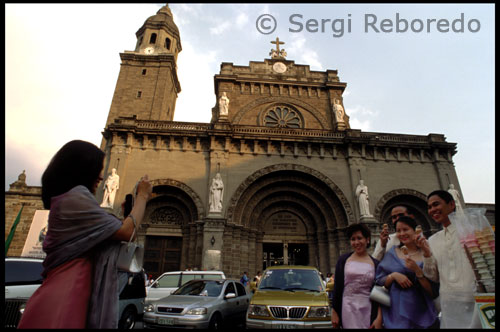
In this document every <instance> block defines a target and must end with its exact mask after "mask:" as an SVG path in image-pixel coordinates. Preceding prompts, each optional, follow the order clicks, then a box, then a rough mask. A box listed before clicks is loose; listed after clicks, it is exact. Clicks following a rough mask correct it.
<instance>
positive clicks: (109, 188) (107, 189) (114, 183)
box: [101, 168, 120, 208]
mask: <svg viewBox="0 0 500 332" xmlns="http://www.w3.org/2000/svg"><path fill="white" fill-rule="evenodd" d="M119 187H120V177H119V176H118V174H116V168H113V169H112V170H111V174H110V175H109V176H108V178H107V179H106V182H105V183H104V189H103V190H104V197H103V198H102V203H101V207H107V208H113V204H114V203H115V195H116V191H117V190H118V189H119Z"/></svg>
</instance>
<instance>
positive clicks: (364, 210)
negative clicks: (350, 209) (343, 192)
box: [356, 180, 373, 217]
mask: <svg viewBox="0 0 500 332" xmlns="http://www.w3.org/2000/svg"><path fill="white" fill-rule="evenodd" d="M356 197H357V198H358V203H359V214H360V216H361V217H373V215H372V214H370V204H369V200H368V199H369V196H368V187H367V186H366V185H365V184H364V181H363V180H359V184H358V186H357V187H356Z"/></svg>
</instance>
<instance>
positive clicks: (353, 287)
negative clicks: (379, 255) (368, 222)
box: [332, 224, 382, 329]
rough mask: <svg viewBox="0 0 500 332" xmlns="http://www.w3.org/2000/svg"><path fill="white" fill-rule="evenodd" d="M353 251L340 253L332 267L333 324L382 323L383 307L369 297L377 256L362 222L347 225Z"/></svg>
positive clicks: (364, 325) (348, 326) (361, 326)
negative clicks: (371, 254) (368, 250)
mask: <svg viewBox="0 0 500 332" xmlns="http://www.w3.org/2000/svg"><path fill="white" fill-rule="evenodd" d="M347 236H348V238H349V239H350V242H351V247H352V249H353V250H354V251H353V252H350V253H347V254H344V255H342V256H340V258H339V260H338V261H337V265H336V267H335V279H334V280H335V281H334V287H333V299H332V325H333V327H334V328H339V327H342V328H344V329H355V328H358V329H367V328H381V327H382V311H381V310H380V307H379V305H378V304H377V303H375V302H371V301H370V291H371V289H372V286H373V282H374V280H375V271H376V268H377V265H378V263H379V262H378V260H376V259H375V258H373V257H371V256H370V255H369V254H368V252H367V248H368V247H369V246H370V230H369V229H368V228H367V227H366V226H365V225H363V224H354V225H351V226H349V227H348V228H347Z"/></svg>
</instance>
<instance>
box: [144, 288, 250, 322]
mask: <svg viewBox="0 0 500 332" xmlns="http://www.w3.org/2000/svg"><path fill="white" fill-rule="evenodd" d="M250 298H251V294H249V293H248V292H247V290H246V289H245V287H244V286H243V285H242V284H241V283H240V282H239V281H237V280H228V279H226V280H208V279H202V280H200V279H198V280H192V281H189V282H187V283H186V284H184V285H183V286H182V287H180V288H179V289H177V290H176V291H175V292H174V293H172V295H170V296H167V297H164V298H161V299H159V300H156V301H153V302H151V303H149V304H147V305H146V306H145V307H144V318H143V322H144V327H163V328H168V327H172V328H199V329H206V328H210V329H220V328H221V327H222V325H223V324H224V325H227V324H228V323H229V322H231V321H232V322H239V323H244V321H245V315H246V311H247V308H248V305H249V303H250Z"/></svg>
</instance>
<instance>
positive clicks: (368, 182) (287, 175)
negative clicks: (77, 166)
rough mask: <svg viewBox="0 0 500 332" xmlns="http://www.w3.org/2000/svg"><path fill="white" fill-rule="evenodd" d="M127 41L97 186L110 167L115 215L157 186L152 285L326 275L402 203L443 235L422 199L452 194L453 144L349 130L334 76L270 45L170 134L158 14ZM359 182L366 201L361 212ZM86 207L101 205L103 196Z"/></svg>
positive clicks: (173, 72) (149, 263)
mask: <svg viewBox="0 0 500 332" xmlns="http://www.w3.org/2000/svg"><path fill="white" fill-rule="evenodd" d="M136 36H137V44H136V46H135V49H134V50H133V51H124V52H123V53H121V54H120V57H121V69H120V73H119V76H118V80H117V84H116V88H115V92H114V96H113V100H112V104H111V108H110V110H109V115H108V118H107V121H106V124H104V125H105V127H104V131H103V140H102V143H101V149H102V150H103V151H105V153H106V159H105V165H104V172H105V174H106V176H107V175H108V174H109V173H111V170H112V169H113V168H115V169H116V173H117V174H118V175H119V177H120V184H119V189H118V191H117V193H116V199H115V203H114V213H116V214H117V215H120V214H121V211H120V203H121V202H122V201H123V200H124V199H125V196H126V195H127V194H129V193H131V192H132V191H133V188H134V186H135V185H136V183H137V181H138V179H139V178H140V177H141V176H143V175H144V174H148V175H149V179H150V180H151V182H152V183H153V186H154V187H153V193H154V197H153V198H152V199H151V200H150V201H149V202H148V204H147V208H146V214H145V218H144V220H143V223H142V225H141V227H140V230H139V241H141V242H142V243H143V244H144V246H145V249H146V250H145V265H144V268H145V270H146V272H147V273H150V274H152V275H153V276H154V277H157V276H158V275H159V274H161V273H163V272H165V271H171V270H183V269H186V268H198V269H207V270H210V269H215V270H223V271H224V272H225V274H226V276H228V277H239V276H240V275H241V274H242V273H243V271H248V272H249V275H254V274H255V273H256V272H257V271H258V270H261V271H262V270H263V269H264V268H266V267H268V266H271V265H276V264H290V265H291V264H297V265H312V266H316V267H317V268H318V269H319V270H320V271H322V272H323V273H324V274H326V273H327V272H330V271H334V268H335V264H336V261H337V259H338V257H339V256H340V255H341V254H342V253H344V252H346V251H348V250H349V248H350V246H349V241H348V239H347V237H346V234H345V229H346V227H347V226H348V225H349V224H352V223H358V222H362V223H366V224H367V225H368V226H369V227H370V229H371V230H372V233H373V235H372V242H375V241H376V240H377V239H378V233H379V230H380V229H381V225H382V224H383V223H388V224H390V222H389V215H390V210H391V208H392V207H394V206H395V205H397V204H400V203H404V204H407V205H409V206H411V207H413V208H414V210H415V211H416V217H417V218H418V221H419V223H420V224H421V225H422V227H423V229H424V233H425V234H426V235H427V236H429V235H431V234H432V233H434V232H436V231H437V230H438V229H439V226H438V225H437V224H435V223H434V222H433V221H432V220H431V219H430V218H429V217H428V216H427V204H426V195H427V194H428V193H430V192H431V191H433V190H435V189H445V190H446V189H448V186H449V184H453V185H454V186H455V188H456V189H457V190H459V191H460V192H461V190H460V185H459V182H458V178H457V174H456V172H455V168H454V165H453V159H452V158H453V155H454V154H455V153H456V144H455V143H450V142H447V141H446V138H445V136H444V135H442V134H429V135H425V136H418V135H405V134H394V133H377V132H363V131H361V130H359V129H356V128H351V126H350V123H349V116H348V114H346V113H345V108H344V103H343V97H342V94H343V92H344V90H345V88H346V85H347V83H345V82H343V81H342V80H341V77H340V75H339V72H338V71H337V70H326V71H312V70H310V67H309V66H308V65H307V64H297V63H295V61H293V60H291V59H289V57H288V55H287V54H286V51H285V49H284V48H283V46H284V45H283V42H281V41H279V40H278V39H276V40H273V41H272V42H273V44H272V45H270V46H271V47H272V50H271V52H270V53H269V57H268V58H263V59H262V60H259V61H250V62H249V64H248V65H235V64H233V63H222V64H221V66H220V72H219V73H218V74H216V75H215V76H214V88H215V91H214V105H215V106H214V107H213V109H212V110H210V109H208V110H206V111H207V112H211V113H212V120H211V122H210V123H196V122H175V121H173V118H174V113H175V104H176V99H177V96H178V94H179V93H181V86H182V85H181V83H182V82H179V79H178V77H177V58H178V56H182V54H180V52H181V51H182V46H181V37H180V32H179V29H178V28H177V26H176V25H175V23H174V19H173V16H172V13H171V11H170V9H169V8H168V6H164V7H162V8H161V9H160V10H159V11H158V12H157V13H156V15H153V16H151V17H149V18H148V19H147V20H146V21H145V22H144V24H143V25H142V27H140V28H139V30H138V31H137V33H136ZM125 46H126V45H125ZM266 47H267V46H266ZM264 56H266V54H264ZM290 57H293V55H290ZM190 98H196V96H190ZM106 176H105V177H106ZM360 182H363V183H364V185H365V186H366V187H367V188H368V191H369V198H368V213H363V214H362V210H361V209H360V204H359V199H358V196H357V194H356V191H357V190H356V189H357V188H358V186H359V184H360ZM16 183H17V182H16ZM24 186H26V184H24ZM16 188H17V187H15V188H14V189H16ZM16 190H17V189H16ZM33 190H35V189H33ZM16 193H17V192H14V191H12V193H11V194H12V195H11V194H9V192H7V194H9V195H7V197H12V198H14V196H13V195H14V194H16ZM16 195H17V194H16ZM96 196H97V200H98V201H99V202H101V200H102V199H103V185H102V184H101V187H100V188H99V189H98V193H97V195H96ZM15 197H17V196H15ZM462 197H463V195H462ZM461 203H462V204H464V202H461ZM9 204H10V203H9ZM7 205H8V204H7V199H6V207H7ZM9 208H10V205H9ZM12 208H13V209H14V207H12ZM16 211H18V210H16ZM14 218H15V216H14ZM7 232H8V230H7V225H6V233H7ZM372 248H373V247H372Z"/></svg>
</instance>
